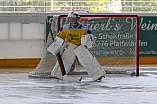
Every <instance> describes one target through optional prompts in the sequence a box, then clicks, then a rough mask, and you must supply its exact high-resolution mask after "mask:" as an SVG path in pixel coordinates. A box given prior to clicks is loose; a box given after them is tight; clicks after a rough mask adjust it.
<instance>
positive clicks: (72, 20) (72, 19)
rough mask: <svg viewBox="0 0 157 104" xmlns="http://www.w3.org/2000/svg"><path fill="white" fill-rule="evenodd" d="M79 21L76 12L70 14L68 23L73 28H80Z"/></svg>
mask: <svg viewBox="0 0 157 104" xmlns="http://www.w3.org/2000/svg"><path fill="white" fill-rule="evenodd" d="M78 19H79V15H78V13H76V12H70V13H69V14H68V23H69V25H70V26H71V27H72V26H73V27H77V26H78Z"/></svg>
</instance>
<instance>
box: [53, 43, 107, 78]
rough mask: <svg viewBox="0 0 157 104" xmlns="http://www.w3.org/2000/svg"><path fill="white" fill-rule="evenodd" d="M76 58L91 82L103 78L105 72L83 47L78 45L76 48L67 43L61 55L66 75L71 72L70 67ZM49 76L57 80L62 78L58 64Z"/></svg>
mask: <svg viewBox="0 0 157 104" xmlns="http://www.w3.org/2000/svg"><path fill="white" fill-rule="evenodd" d="M76 56H77V57H78V59H79V62H80V63H81V65H82V66H83V67H84V68H85V69H86V71H87V72H88V74H89V76H90V77H91V78H92V79H93V80H97V79H99V78H101V77H102V76H104V74H105V72H104V71H103V70H102V68H101V66H100V64H99V62H98V61H97V59H96V58H95V57H94V56H93V55H92V53H91V52H90V50H89V49H88V48H87V47H86V46H84V45H80V46H78V47H77V46H76V45H74V44H72V43H68V44H67V45H66V47H65V50H64V52H63V54H62V60H63V64H64V67H65V70H66V73H69V71H70V70H71V67H72V66H73V64H74V63H75V62H76ZM51 75H52V76H54V77H57V78H59V79H62V78H63V77H62V73H61V70H60V67H59V63H58V62H57V63H56V65H55V67H54V68H53V70H52V73H51Z"/></svg>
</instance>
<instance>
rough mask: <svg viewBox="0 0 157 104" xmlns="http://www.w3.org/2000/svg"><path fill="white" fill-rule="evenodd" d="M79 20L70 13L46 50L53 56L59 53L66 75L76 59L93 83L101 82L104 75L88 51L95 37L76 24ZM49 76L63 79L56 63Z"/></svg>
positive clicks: (73, 13)
mask: <svg viewBox="0 0 157 104" xmlns="http://www.w3.org/2000/svg"><path fill="white" fill-rule="evenodd" d="M79 19H80V17H79V15H78V14H77V13H76V12H70V13H69V15H68V17H67V23H66V24H65V25H63V26H62V27H61V29H60V31H59V33H58V34H57V36H56V38H55V41H54V42H53V43H52V44H51V45H50V46H49V48H48V49H47V50H48V51H49V52H51V53H52V54H54V55H56V54H57V53H58V52H60V54H61V58H62V61H63V64H64V67H65V71H66V73H67V74H68V73H69V71H70V69H71V67H72V65H73V64H74V63H75V62H76V59H77V58H78V59H79V62H80V63H81V65H82V66H83V67H84V68H85V70H86V71H87V72H88V74H89V76H90V77H91V78H92V79H93V80H94V81H97V80H101V78H102V77H104V75H105V74H106V73H105V72H104V71H103V69H102V68H101V66H100V64H99V62H98V61H97V59H96V58H95V56H94V55H93V54H92V53H91V52H90V50H89V48H91V47H94V46H95V40H96V37H95V36H93V35H92V33H91V31H90V30H88V29H87V28H86V26H85V25H84V24H82V23H80V22H78V21H79ZM51 75H52V76H54V77H56V78H58V79H63V76H62V73H61V70H60V67H59V63H58V62H57V63H56V65H55V67H54V68H53V70H52V73H51Z"/></svg>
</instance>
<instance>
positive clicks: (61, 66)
mask: <svg viewBox="0 0 157 104" xmlns="http://www.w3.org/2000/svg"><path fill="white" fill-rule="evenodd" d="M46 21H47V24H48V27H49V30H50V33H51V37H52V40H53V42H54V37H53V33H52V30H51V26H50V23H49V20H48V16H47V17H46ZM56 56H57V60H58V63H59V66H60V69H61V72H62V76H64V75H65V74H66V71H65V68H64V64H63V61H62V58H61V55H60V52H59V53H58V54H57V55H56Z"/></svg>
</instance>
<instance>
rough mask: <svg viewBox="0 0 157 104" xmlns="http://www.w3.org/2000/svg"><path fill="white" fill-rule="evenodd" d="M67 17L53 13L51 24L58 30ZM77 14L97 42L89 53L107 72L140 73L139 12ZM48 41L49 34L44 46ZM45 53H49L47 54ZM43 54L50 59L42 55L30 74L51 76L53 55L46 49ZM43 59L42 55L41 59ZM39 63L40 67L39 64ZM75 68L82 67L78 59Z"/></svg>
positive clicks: (79, 68)
mask: <svg viewBox="0 0 157 104" xmlns="http://www.w3.org/2000/svg"><path fill="white" fill-rule="evenodd" d="M66 17H67V15H58V16H53V22H52V25H51V28H52V30H53V31H54V32H55V33H57V32H58V31H59V29H60V27H61V26H63V25H64V24H65V23H66V20H67V19H66ZM80 17H81V19H80V22H83V23H84V24H85V25H86V26H87V27H88V29H89V30H91V32H92V34H93V35H94V36H96V37H97V40H96V44H97V46H96V47H93V48H91V49H90V50H91V52H92V54H93V55H95V56H96V58H97V60H98V62H99V63H100V65H101V66H102V68H103V70H105V71H106V72H107V73H118V74H120V73H122V74H124V73H127V72H129V73H134V74H135V75H136V76H139V17H138V15H128V14H113V15H112V14H111V15H110V14H82V15H80ZM56 22H57V23H56ZM56 31H57V32H56ZM55 35H56V34H55ZM50 41H51V39H49V36H48V39H47V46H45V47H48V46H49V43H51V42H50ZM45 51H46V48H45ZM47 53H48V54H49V55H50V56H51V57H49V55H48V54H47ZM44 54H47V55H46V56H47V59H48V60H51V62H49V61H48V62H46V61H47V59H46V58H45V57H44V63H43V62H40V63H39V65H38V66H37V68H36V69H35V70H34V71H32V72H31V73H30V74H29V76H35V77H36V76H37V77H40V76H41V77H51V71H52V69H53V67H54V63H55V62H56V59H55V58H56V57H55V56H53V55H52V54H50V53H49V52H47V51H46V52H45V53H44ZM42 60H43V58H42V59H41V61H42ZM45 60H46V61H45ZM52 60H53V61H52ZM44 64H45V65H46V66H51V67H49V69H48V68H45V67H44ZM49 64H50V65H49ZM41 65H42V67H40V68H38V67H39V66H41ZM75 70H76V71H82V70H84V68H83V67H82V66H81V65H80V63H79V60H78V61H77V62H76V67H75ZM93 70H94V69H93ZM43 73H44V74H43ZM45 73H46V74H45Z"/></svg>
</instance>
